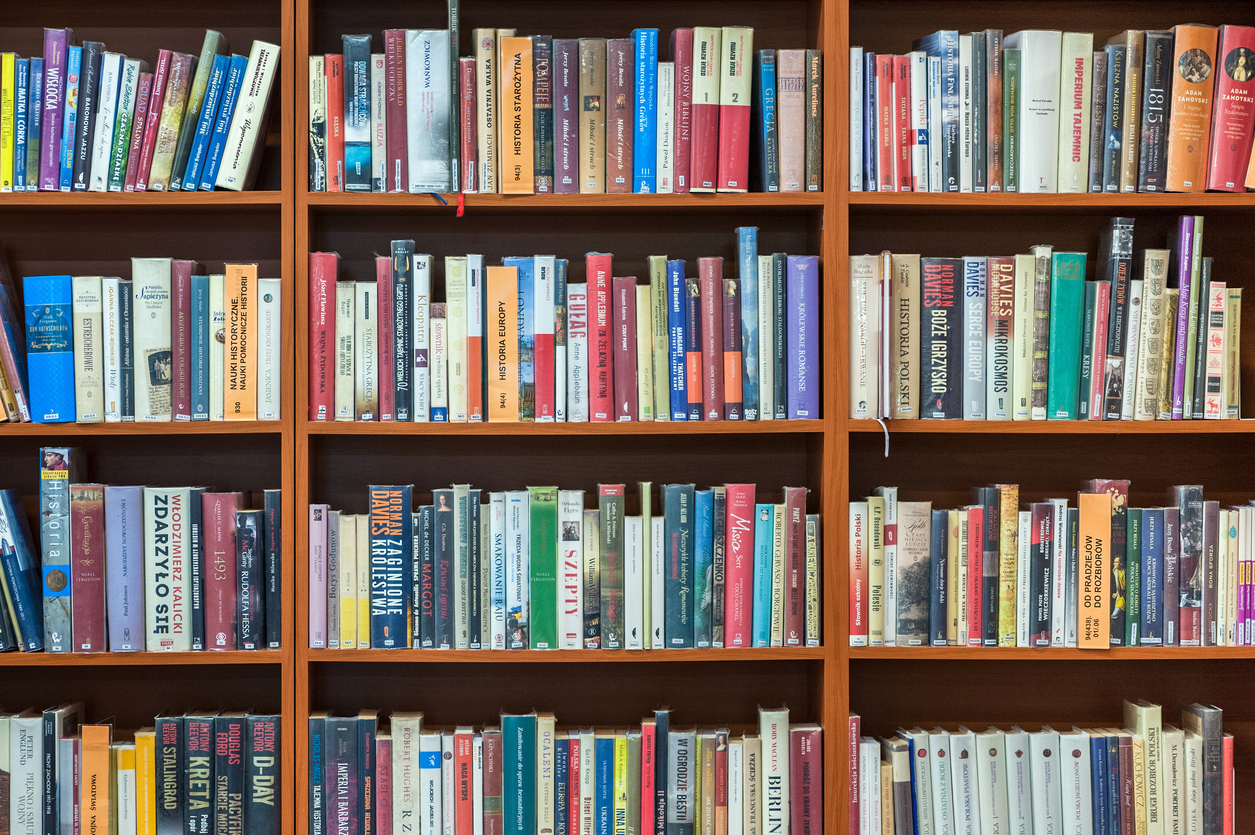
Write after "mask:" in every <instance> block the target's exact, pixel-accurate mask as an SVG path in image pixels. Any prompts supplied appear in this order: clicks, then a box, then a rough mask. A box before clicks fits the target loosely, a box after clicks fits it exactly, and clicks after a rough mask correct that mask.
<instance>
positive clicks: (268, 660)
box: [0, 649, 283, 667]
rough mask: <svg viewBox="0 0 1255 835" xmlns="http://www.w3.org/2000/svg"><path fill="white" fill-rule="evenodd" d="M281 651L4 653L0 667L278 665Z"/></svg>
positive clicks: (280, 659)
mask: <svg viewBox="0 0 1255 835" xmlns="http://www.w3.org/2000/svg"><path fill="white" fill-rule="evenodd" d="M282 661H283V650H279V649H265V650H257V651H256V652H243V651H241V652H97V653H90V654H79V653H68V652H58V653H52V652H6V653H0V667H154V666H166V665H179V664H187V665H194V666H220V665H225V664H250V665H251V664H279V663H281V662H282Z"/></svg>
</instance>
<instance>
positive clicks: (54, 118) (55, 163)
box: [39, 29, 74, 191]
mask: <svg viewBox="0 0 1255 835" xmlns="http://www.w3.org/2000/svg"><path fill="white" fill-rule="evenodd" d="M73 38H74V33H73V32H72V31H71V30H69V29H45V30H44V104H43V108H44V118H43V127H42V128H41V129H42V131H43V136H42V137H41V138H40V142H39V190H40V191H56V190H57V189H58V188H59V187H60V185H61V121H62V119H63V118H64V114H65V102H64V101H63V99H64V98H65V95H64V93H65V58H66V49H67V47H68V46H69V42H70V41H71V40H73Z"/></svg>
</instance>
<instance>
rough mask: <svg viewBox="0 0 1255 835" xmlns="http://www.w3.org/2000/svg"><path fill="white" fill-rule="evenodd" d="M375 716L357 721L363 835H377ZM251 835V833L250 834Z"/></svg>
mask: <svg viewBox="0 0 1255 835" xmlns="http://www.w3.org/2000/svg"><path fill="white" fill-rule="evenodd" d="M375 722H376V719H375V717H374V716H369V717H367V716H361V717H358V719H357V773H358V779H359V780H360V781H361V783H360V786H361V791H360V792H358V795H357V796H358V807H357V810H358V820H359V821H360V822H361V835H375V830H376V827H377V822H376V821H375V813H376V806H377V805H378V804H377V802H376V800H375V734H376V732H377V730H378V729H377V728H376V725H375ZM250 835H251V833H250Z"/></svg>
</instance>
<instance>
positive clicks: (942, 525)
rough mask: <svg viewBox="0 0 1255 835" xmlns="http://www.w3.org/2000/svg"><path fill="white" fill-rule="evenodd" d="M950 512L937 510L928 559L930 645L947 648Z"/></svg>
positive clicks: (933, 516) (933, 521)
mask: <svg viewBox="0 0 1255 835" xmlns="http://www.w3.org/2000/svg"><path fill="white" fill-rule="evenodd" d="M949 532H950V512H949V511H946V510H934V511H933V512H932V527H931V541H930V553H929V559H928V642H929V644H930V645H932V646H934V647H944V646H945V645H946V604H947V603H948V602H949V594H948V592H949V588H948V586H947V577H948V576H949V573H948V572H949V569H948V566H949V561H948V559H947V558H948V557H949V554H948V553H947V548H948V546H949V543H950V536H949Z"/></svg>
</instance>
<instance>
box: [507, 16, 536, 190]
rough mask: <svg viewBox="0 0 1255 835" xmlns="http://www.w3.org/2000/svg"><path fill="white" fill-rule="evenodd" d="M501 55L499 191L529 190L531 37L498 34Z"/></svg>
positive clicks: (532, 185)
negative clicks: (504, 36) (501, 115)
mask: <svg viewBox="0 0 1255 835" xmlns="http://www.w3.org/2000/svg"><path fill="white" fill-rule="evenodd" d="M501 59H502V60H501V105H502V109H503V110H504V113H503V117H504V118H502V120H501V133H502V142H501V191H502V193H503V194H531V193H532V191H533V189H534V188H535V179H534V161H533V159H532V147H533V141H532V39H531V38H501Z"/></svg>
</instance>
